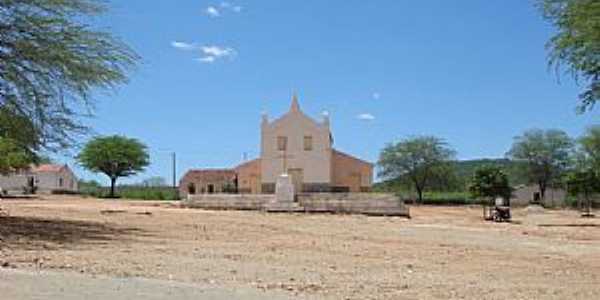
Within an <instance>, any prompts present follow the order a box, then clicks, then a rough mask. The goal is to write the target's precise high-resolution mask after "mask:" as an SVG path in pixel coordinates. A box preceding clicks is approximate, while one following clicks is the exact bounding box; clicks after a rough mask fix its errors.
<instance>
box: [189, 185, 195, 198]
mask: <svg viewBox="0 0 600 300" xmlns="http://www.w3.org/2000/svg"><path fill="white" fill-rule="evenodd" d="M188 194H190V195H195V194H196V185H195V184H193V183H190V184H188Z"/></svg>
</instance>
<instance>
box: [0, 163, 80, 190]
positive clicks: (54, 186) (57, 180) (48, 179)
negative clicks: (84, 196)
mask: <svg viewBox="0 0 600 300" xmlns="http://www.w3.org/2000/svg"><path fill="white" fill-rule="evenodd" d="M31 177H33V179H34V185H35V186H36V187H37V191H36V192H37V193H42V194H43V193H51V192H52V191H57V190H62V191H73V192H76V191H78V190H79V183H78V180H77V177H76V176H75V174H74V173H73V172H72V171H71V169H70V168H69V167H68V166H65V167H63V168H61V169H60V171H52V172H35V173H29V172H24V173H21V174H13V175H9V176H0V188H2V189H4V190H7V191H9V192H11V193H22V192H23V191H24V187H27V186H28V178H31Z"/></svg>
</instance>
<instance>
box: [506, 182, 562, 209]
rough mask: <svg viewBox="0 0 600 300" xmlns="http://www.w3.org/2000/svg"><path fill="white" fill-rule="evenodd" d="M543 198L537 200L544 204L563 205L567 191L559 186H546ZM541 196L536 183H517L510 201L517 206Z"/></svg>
mask: <svg viewBox="0 0 600 300" xmlns="http://www.w3.org/2000/svg"><path fill="white" fill-rule="evenodd" d="M545 194H546V195H545V199H543V200H542V199H540V200H539V201H540V202H541V203H542V204H544V205H546V206H551V207H553V206H564V205H565V200H566V198H567V193H566V191H565V190H564V189H562V188H560V187H547V188H546V193H545ZM538 198H541V192H540V188H539V187H538V186H537V185H536V184H531V185H519V186H517V187H516V188H515V190H514V192H513V198H512V199H511V200H510V203H511V204H513V205H517V206H525V205H528V204H530V203H532V202H533V201H534V200H535V199H538Z"/></svg>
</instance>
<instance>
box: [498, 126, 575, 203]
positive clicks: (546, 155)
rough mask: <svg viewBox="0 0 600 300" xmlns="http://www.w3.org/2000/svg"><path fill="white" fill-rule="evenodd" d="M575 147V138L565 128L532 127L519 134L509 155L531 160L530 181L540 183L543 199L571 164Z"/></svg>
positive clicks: (528, 162)
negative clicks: (563, 129)
mask: <svg viewBox="0 0 600 300" xmlns="http://www.w3.org/2000/svg"><path fill="white" fill-rule="evenodd" d="M572 151H573V141H572V140H571V138H570V137H569V136H568V135H567V134H566V133H565V132H564V131H562V130H556V129H549V130H540V129H532V130H528V131H526V132H525V133H523V135H521V136H518V137H515V141H514V143H513V145H512V148H511V149H510V151H509V152H508V153H507V155H508V156H509V157H510V158H512V159H514V160H522V161H526V162H527V174H528V177H529V182H531V183H535V184H537V185H538V187H539V189H540V196H541V198H542V200H543V199H544V198H545V193H546V188H547V187H548V185H549V184H551V183H552V182H553V180H555V179H557V178H559V177H560V176H561V174H562V173H563V172H564V171H565V169H566V168H567V167H568V166H569V164H570V162H571V160H570V159H571V154H572Z"/></svg>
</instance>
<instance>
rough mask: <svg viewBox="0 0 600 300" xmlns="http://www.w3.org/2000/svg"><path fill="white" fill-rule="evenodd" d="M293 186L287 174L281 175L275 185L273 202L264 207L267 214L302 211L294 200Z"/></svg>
mask: <svg viewBox="0 0 600 300" xmlns="http://www.w3.org/2000/svg"><path fill="white" fill-rule="evenodd" d="M294 196H295V194H294V184H293V183H292V177H291V176H290V175H289V174H281V175H279V177H278V178H277V183H276V184H275V200H274V201H272V202H271V203H268V204H267V205H266V206H265V209H266V211H268V212H293V211H303V210H302V208H301V207H300V206H299V205H298V203H296V202H295V201H294V200H295V199H294V198H295V197H294Z"/></svg>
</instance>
